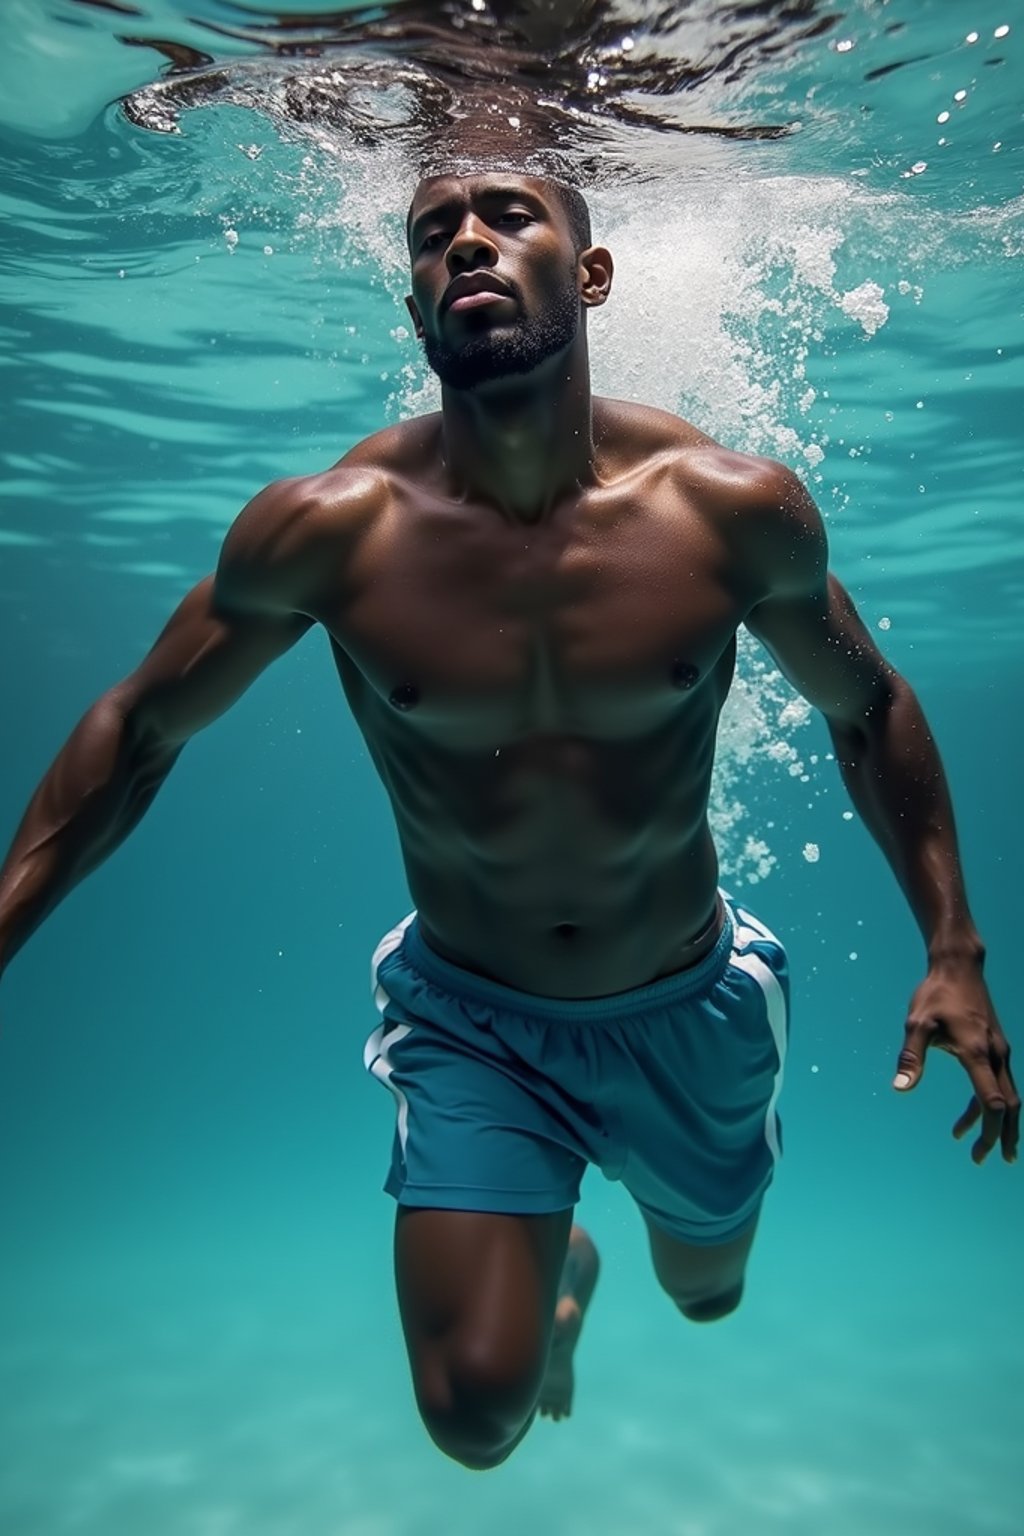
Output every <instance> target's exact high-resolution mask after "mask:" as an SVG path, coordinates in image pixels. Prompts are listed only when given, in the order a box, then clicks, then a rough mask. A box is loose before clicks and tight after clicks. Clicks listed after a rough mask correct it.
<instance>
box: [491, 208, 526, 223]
mask: <svg viewBox="0 0 1024 1536" xmlns="http://www.w3.org/2000/svg"><path fill="white" fill-rule="evenodd" d="M510 219H511V220H513V221H518V222H519V223H520V224H532V223H533V218H532V217H531V215H530V214H528V213H518V212H515V211H512V210H510V211H509V212H508V213H503V214H501V215H500V217H499V218H498V223H499V224H507V223H508V222H509V220H510Z"/></svg>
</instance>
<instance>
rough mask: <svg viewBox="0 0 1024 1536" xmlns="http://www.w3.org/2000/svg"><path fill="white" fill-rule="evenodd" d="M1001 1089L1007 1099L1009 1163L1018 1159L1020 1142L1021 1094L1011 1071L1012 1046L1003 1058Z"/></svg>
mask: <svg viewBox="0 0 1024 1536" xmlns="http://www.w3.org/2000/svg"><path fill="white" fill-rule="evenodd" d="M999 1089H1000V1092H1001V1093H1002V1095H1003V1098H1004V1099H1005V1100H1006V1114H1005V1115H1004V1116H1003V1135H1002V1142H1003V1159H1004V1161H1005V1162H1008V1163H1015V1162H1016V1161H1017V1147H1018V1144H1019V1142H1020V1094H1019V1093H1018V1092H1017V1085H1016V1083H1015V1082H1014V1081H1013V1073H1012V1072H1011V1071H1010V1048H1009V1046H1007V1048H1006V1056H1005V1059H1004V1060H1003V1064H1002V1070H1001V1071H1000V1074H999Z"/></svg>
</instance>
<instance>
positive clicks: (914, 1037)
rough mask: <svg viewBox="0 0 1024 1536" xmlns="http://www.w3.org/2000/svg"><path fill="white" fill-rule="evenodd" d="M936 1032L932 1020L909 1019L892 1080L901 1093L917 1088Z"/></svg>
mask: <svg viewBox="0 0 1024 1536" xmlns="http://www.w3.org/2000/svg"><path fill="white" fill-rule="evenodd" d="M934 1034H935V1026H934V1025H933V1024H931V1023H930V1022H928V1023H924V1022H922V1023H918V1022H916V1021H915V1020H913V1019H911V1020H908V1022H907V1027H906V1032H905V1034H904V1037H903V1049H902V1051H900V1054H899V1058H898V1060H897V1062H896V1076H895V1077H894V1078H893V1080H892V1085H893V1087H894V1088H897V1089H899V1091H900V1093H909V1091H910V1089H911V1088H916V1087H917V1085H918V1083H919V1082H920V1081H921V1075H922V1073H923V1072H924V1058H925V1053H926V1052H927V1050H928V1046H929V1044H930V1043H931V1040H932V1037H933V1036H934Z"/></svg>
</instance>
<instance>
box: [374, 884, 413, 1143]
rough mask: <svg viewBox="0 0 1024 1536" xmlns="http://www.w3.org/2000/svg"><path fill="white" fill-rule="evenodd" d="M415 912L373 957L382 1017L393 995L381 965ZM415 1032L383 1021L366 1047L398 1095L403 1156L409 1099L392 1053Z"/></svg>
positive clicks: (384, 1080) (407, 1026)
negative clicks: (397, 1080)
mask: <svg viewBox="0 0 1024 1536" xmlns="http://www.w3.org/2000/svg"><path fill="white" fill-rule="evenodd" d="M415 916H416V914H415V912H410V913H409V916H408V917H403V919H402V921H401V922H400V923H398V924H397V925H396V927H394V928H392V929H391V931H390V933H386V934H385V935H384V937H383V938H382V939H381V941H380V943H379V944H378V945H377V948H376V949H375V950H374V952H373V959H372V960H371V961H370V991H371V992H372V993H373V1000H374V1002H375V1003H376V1005H377V1009H378V1011H379V1013H380V1014H381V1016H382V1018H383V1014H384V1010H385V1008H386V1007H387V1005H388V1003H389V1002H390V1001H391V998H390V997H389V995H388V993H387V991H386V989H385V988H384V986H383V985H382V984H381V981H380V978H379V971H380V967H381V965H382V964H383V962H384V961H385V960H386V959H387V957H388V955H393V954H394V952H395V950H396V949H397V948H398V946H399V945H400V944H401V942H402V939H403V938H404V936H405V930H406V929H407V928H408V926H409V924H410V923H411V922H412V920H413V918H414V917H415ZM411 1033H412V1026H411V1025H410V1024H392V1025H388V1024H386V1023H383V1022H382V1023H380V1024H378V1026H377V1028H376V1029H375V1030H374V1031H373V1034H372V1035H371V1036H370V1038H369V1040H367V1042H366V1046H365V1048H364V1050H363V1065H364V1066H365V1067H366V1070H367V1072H370V1073H372V1074H373V1076H374V1077H375V1078H377V1079H378V1081H379V1082H382V1083H383V1084H384V1086H385V1088H390V1089H391V1092H392V1093H393V1094H394V1096H395V1102H396V1106H397V1110H398V1144H399V1146H400V1147H401V1149H402V1157H403V1158H404V1157H405V1144H406V1141H407V1139H408V1136H409V1100H408V1099H407V1098H406V1096H405V1094H404V1093H403V1092H402V1090H401V1088H399V1087H398V1085H397V1084H396V1083H393V1082H392V1081H391V1074H392V1072H393V1071H394V1070H395V1069H394V1066H393V1065H392V1062H391V1057H390V1054H389V1053H390V1050H391V1047H392V1046H393V1045H397V1044H398V1042H399V1040H404V1039H405V1037H406V1035H408V1034H411Z"/></svg>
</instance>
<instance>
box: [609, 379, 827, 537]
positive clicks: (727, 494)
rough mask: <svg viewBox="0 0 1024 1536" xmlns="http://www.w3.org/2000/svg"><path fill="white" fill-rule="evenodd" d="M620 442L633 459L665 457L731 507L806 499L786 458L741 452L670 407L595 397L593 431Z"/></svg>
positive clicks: (686, 481) (684, 478)
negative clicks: (667, 408) (779, 458)
mask: <svg viewBox="0 0 1024 1536" xmlns="http://www.w3.org/2000/svg"><path fill="white" fill-rule="evenodd" d="M602 435H603V436H604V437H605V439H606V440H607V441H612V440H614V441H615V442H616V443H617V444H620V445H621V446H622V447H623V448H624V449H625V450H626V451H627V452H628V453H629V455H630V456H631V457H632V458H633V460H634V461H636V460H638V459H643V458H650V459H652V460H653V459H659V460H662V461H663V462H667V464H668V465H669V467H670V468H671V469H672V470H674V471H675V472H676V473H677V475H678V476H679V479H680V482H681V484H683V485H686V486H688V487H689V488H691V489H692V490H694V491H699V492H701V493H702V494H703V496H704V497H705V498H710V499H711V500H717V499H719V498H721V499H722V500H724V501H726V502H728V504H729V505H730V506H731V508H732V510H733V511H739V510H749V511H751V512H756V511H758V510H761V511H766V512H771V511H772V510H773V509H776V508H779V507H782V506H785V505H789V504H796V503H799V502H800V501H801V500H806V499H807V493H806V491H805V490H804V489H803V486H802V485H801V482H800V480H799V478H798V477H797V476H796V475H795V474H794V473H793V471H792V470H791V469H789V468H788V467H787V466H786V465H785V464H782V463H780V462H779V461H778V460H776V459H769V458H762V457H760V456H759V455H757V454H751V453H739V452H737V451H736V450H735V449H733V448H727V447H725V446H723V444H722V443H719V442H717V441H716V440H715V439H714V438H713V437H712V436H711V435H710V433H708V432H705V431H703V430H702V429H701V428H700V427H697V426H695V425H694V424H693V422H690V421H686V420H684V418H683V417H681V416H677V415H675V414H674V413H673V412H672V411H666V410H662V409H661V408H660V407H657V406H650V405H640V404H637V403H636V402H634V401H628V400H609V399H601V400H600V401H595V436H597V437H598V438H600V437H601V436H602Z"/></svg>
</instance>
